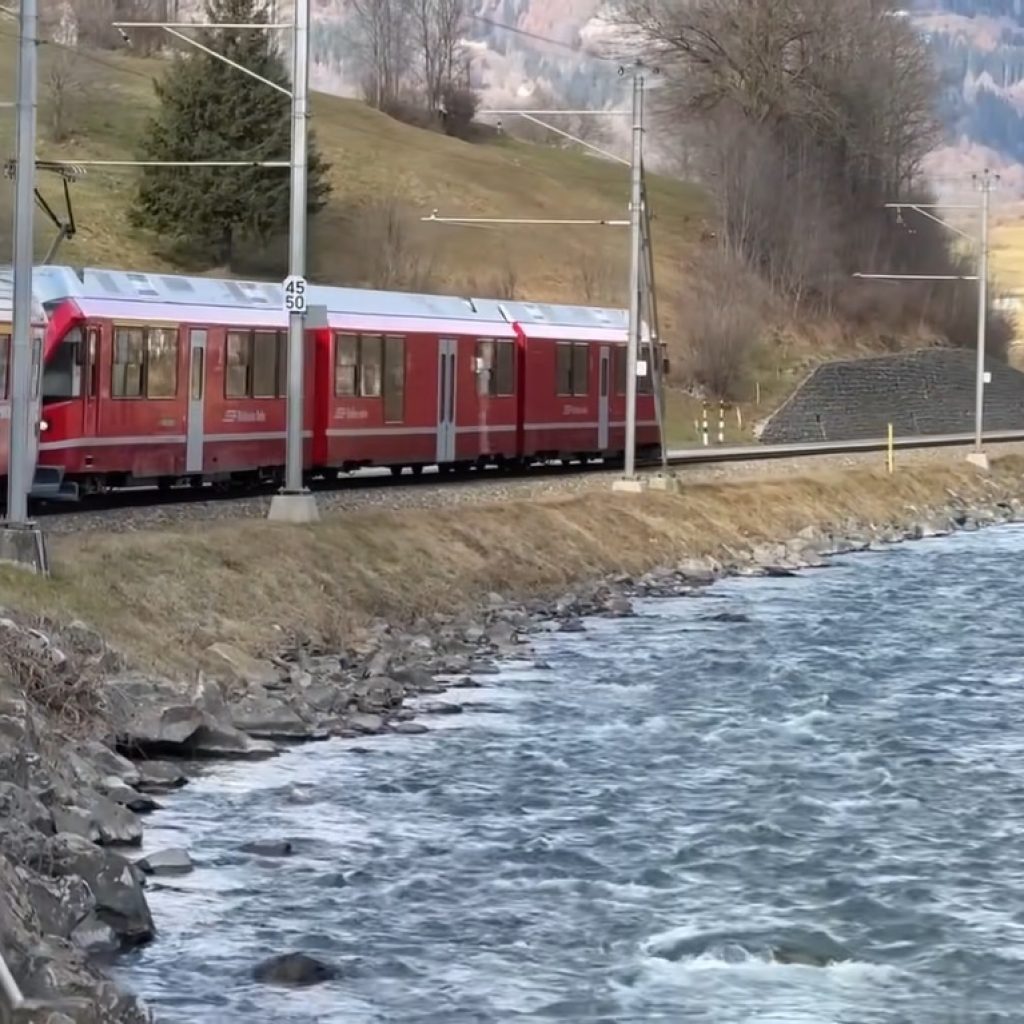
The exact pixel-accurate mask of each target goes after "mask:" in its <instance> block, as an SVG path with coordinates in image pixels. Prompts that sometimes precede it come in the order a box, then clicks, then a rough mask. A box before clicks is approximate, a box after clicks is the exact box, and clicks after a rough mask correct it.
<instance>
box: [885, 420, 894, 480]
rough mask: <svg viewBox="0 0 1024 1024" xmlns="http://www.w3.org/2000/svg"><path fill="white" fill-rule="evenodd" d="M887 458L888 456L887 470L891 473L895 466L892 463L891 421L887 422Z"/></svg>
mask: <svg viewBox="0 0 1024 1024" xmlns="http://www.w3.org/2000/svg"><path fill="white" fill-rule="evenodd" d="M887 458H888V463H889V472H890V474H891V473H892V472H893V470H894V468H895V467H894V465H893V450H892V424H891V423H890V424H889V450H888V456H887Z"/></svg>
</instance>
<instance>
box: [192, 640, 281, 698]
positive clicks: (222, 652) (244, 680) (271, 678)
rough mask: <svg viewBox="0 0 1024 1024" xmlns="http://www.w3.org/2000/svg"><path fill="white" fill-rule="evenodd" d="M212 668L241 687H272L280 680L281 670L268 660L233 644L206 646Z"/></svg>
mask: <svg viewBox="0 0 1024 1024" xmlns="http://www.w3.org/2000/svg"><path fill="white" fill-rule="evenodd" d="M206 655H207V660H208V662H209V664H210V665H211V667H212V669H213V670H214V671H216V672H218V673H223V674H224V675H226V676H227V677H228V679H229V680H230V681H231V682H232V683H235V684H236V685H238V686H240V687H241V688H242V689H246V688H248V687H266V686H270V687H274V686H277V685H279V684H280V682H281V672H280V669H278V668H277V666H276V665H272V664H271V663H270V662H269V661H261V660H260V659H259V658H254V657H253V656H252V655H251V654H247V653H246V652H245V651H243V650H241V649H240V648H238V647H236V646H235V645H234V644H228V643H215V644H211V645H210V646H209V647H207V648H206Z"/></svg>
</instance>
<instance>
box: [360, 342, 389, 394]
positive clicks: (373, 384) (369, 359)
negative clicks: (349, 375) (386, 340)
mask: <svg viewBox="0 0 1024 1024" xmlns="http://www.w3.org/2000/svg"><path fill="white" fill-rule="evenodd" d="M382 345H383V339H382V338H381V336H380V335H379V334H364V335H363V336H362V337H361V338H360V339H359V393H360V394H361V395H362V396H363V398H379V397H380V385H381V375H382V371H383V365H382V364H383V362H384V352H383V348H382Z"/></svg>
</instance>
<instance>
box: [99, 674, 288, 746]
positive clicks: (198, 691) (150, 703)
mask: <svg viewBox="0 0 1024 1024" xmlns="http://www.w3.org/2000/svg"><path fill="white" fill-rule="evenodd" d="M109 688H110V690H111V692H112V693H113V694H116V698H115V697H112V698H111V707H112V713H113V715H114V719H115V727H116V729H117V745H118V747H119V748H120V749H121V750H123V751H125V752H126V753H130V754H134V755H136V756H139V755H141V756H144V757H149V756H156V757H160V756H165V755H169V756H172V757H196V756H200V757H202V756H208V757H242V758H245V757H265V756H267V755H268V754H272V753H273V752H274V748H273V747H272V746H271V747H269V748H268V747H267V746H266V745H261V744H259V743H258V742H257V741H255V740H252V739H250V738H249V737H248V736H246V735H245V733H243V732H241V731H240V730H238V729H236V728H235V727H234V726H233V725H232V724H231V720H230V716H229V714H228V710H227V707H226V705H225V704H224V698H223V694H222V693H221V692H220V688H219V687H218V686H217V684H216V683H214V682H213V681H211V680H205V679H203V678H202V677H200V679H199V681H198V682H197V683H196V684H195V686H193V687H191V688H190V687H186V686H182V685H180V684H178V683H175V682H173V681H171V680H168V679H163V678H160V677H153V676H146V675H141V674H138V673H135V674H126V675H122V676H118V677H117V678H116V679H114V680H112V681H111V682H110V684H109Z"/></svg>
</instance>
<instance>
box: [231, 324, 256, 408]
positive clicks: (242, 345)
mask: <svg viewBox="0 0 1024 1024" xmlns="http://www.w3.org/2000/svg"><path fill="white" fill-rule="evenodd" d="M251 342H252V335H250V334H249V332H248V331H228V344H227V367H226V372H225V375H224V397H225V398H246V397H248V395H249V369H250V364H251V362H252V352H251V348H252V345H251Z"/></svg>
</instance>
